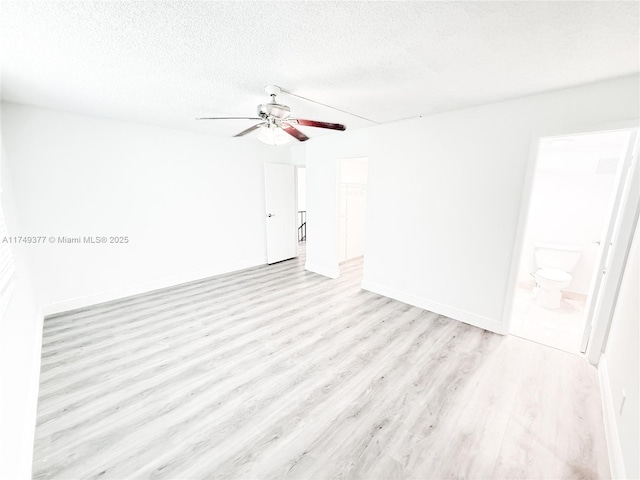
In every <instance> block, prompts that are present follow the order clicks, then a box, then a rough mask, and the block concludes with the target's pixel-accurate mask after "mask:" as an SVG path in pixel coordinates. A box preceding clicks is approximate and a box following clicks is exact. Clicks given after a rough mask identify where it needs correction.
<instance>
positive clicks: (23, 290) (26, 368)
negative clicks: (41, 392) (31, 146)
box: [0, 110, 42, 479]
mask: <svg viewBox="0 0 640 480" xmlns="http://www.w3.org/2000/svg"><path fill="white" fill-rule="evenodd" d="M0 119H1V110H0ZM4 120H5V122H6V119H4ZM2 126H4V124H3V123H0V131H1V127H2ZM0 179H1V181H2V183H1V185H2V195H1V198H0V201H1V202H2V210H3V212H4V215H5V220H6V224H7V230H8V233H9V235H15V232H17V231H19V230H20V228H19V216H18V213H17V210H16V205H15V195H14V190H13V186H12V183H11V172H10V171H9V168H8V165H7V162H6V154H5V148H4V143H3V142H2V137H1V136H0ZM12 252H13V255H14V258H15V262H16V274H15V282H16V283H15V290H14V292H13V295H12V297H11V299H10V303H9V305H8V308H7V310H6V311H5V313H4V316H2V317H1V318H0V478H3V479H14V478H15V479H23V478H30V476H31V458H32V451H33V435H34V429H35V415H36V402H37V393H38V374H39V370H40V345H41V331H42V315H41V314H40V312H39V309H38V307H37V305H36V302H35V298H34V295H33V292H32V288H31V283H30V275H29V268H28V261H27V256H26V254H27V251H26V248H25V247H24V246H22V245H15V244H14V245H12Z"/></svg>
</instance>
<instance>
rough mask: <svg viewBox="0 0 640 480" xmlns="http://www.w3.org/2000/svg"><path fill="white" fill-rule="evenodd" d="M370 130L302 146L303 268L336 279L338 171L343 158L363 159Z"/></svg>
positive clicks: (368, 141)
mask: <svg viewBox="0 0 640 480" xmlns="http://www.w3.org/2000/svg"><path fill="white" fill-rule="evenodd" d="M371 134H372V129H359V130H353V131H347V132H343V133H339V134H333V135H324V136H321V137H317V138H314V139H311V140H309V141H307V142H305V143H306V145H305V157H306V159H305V164H306V166H307V260H306V263H305V268H306V269H307V270H310V271H312V272H316V273H319V274H321V275H325V276H327V277H330V278H336V277H338V276H339V275H340V270H339V268H338V261H339V259H338V241H337V239H338V228H339V227H338V223H339V189H338V185H339V183H340V169H339V165H338V162H339V161H340V160H341V159H343V158H356V157H366V156H367V154H368V151H369V148H370V143H371Z"/></svg>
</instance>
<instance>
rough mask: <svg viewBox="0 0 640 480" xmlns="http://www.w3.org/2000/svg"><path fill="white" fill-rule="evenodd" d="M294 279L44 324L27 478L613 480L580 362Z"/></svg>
mask: <svg viewBox="0 0 640 480" xmlns="http://www.w3.org/2000/svg"><path fill="white" fill-rule="evenodd" d="M303 265H304V262H303V259H302V258H299V259H294V260H290V261H287V262H282V263H279V264H275V265H271V266H261V267H256V268H252V269H249V270H244V271H241V272H236V273H232V274H227V275H222V276H218V277H214V278H210V279H206V280H201V281H197V282H193V283H189V284H185V285H180V286H176V287H172V288H168V289H164V290H160V291H156V292H151V293H148V294H144V295H139V296H136V297H131V298H127V299H123V300H119V301H114V302H110V303H105V304H101V305H97V306H94V307H91V308H86V309H82V310H76V311H73V312H68V313H65V314H60V315H55V316H52V317H48V318H47V319H46V320H45V323H44V338H43V349H42V369H41V377H40V393H39V402H38V419H37V427H36V440H35V450H34V460H33V476H34V478H36V479H49V478H51V479H89V478H92V479H217V478H230V479H254V478H255V479H262V478H285V479H308V478H309V479H311V478H313V479H333V478H345V479H347V478H348V479H396V478H398V479H400V478H412V479H430V478H438V479H440V478H442V479H444V478H447V479H451V478H491V479H502V478H504V479H515V478H545V479H558V478H576V479H589V478H593V479H595V478H608V476H609V470H608V461H607V455H606V445H605V440H604V433H603V422H602V414H601V408H600V397H599V390H598V384H597V378H596V371H595V369H594V368H593V367H591V366H589V365H588V364H587V362H586V361H585V360H584V359H582V358H580V357H578V356H576V355H571V354H569V353H565V352H561V351H558V350H554V349H551V348H548V347H544V346H541V345H538V344H536V343H533V342H529V341H526V340H523V339H520V338H517V337H512V336H500V335H495V334H492V333H489V332H486V331H484V330H481V329H478V328H475V327H471V326H469V325H465V324H463V323H460V322H457V321H455V320H451V319H448V318H445V317H442V316H440V315H437V314H434V313H430V312H428V311H425V310H422V309H419V308H416V307H412V306H409V305H406V304H403V303H400V302H397V301H395V300H391V299H389V298H386V297H382V296H380V295H376V294H373V293H370V292H366V291H364V290H361V289H360V288H359V283H360V279H361V269H362V261H361V260H355V261H350V262H347V263H346V264H343V265H342V276H341V277H340V278H339V279H337V280H330V279H327V278H324V277H322V276H320V275H316V274H313V273H310V272H307V271H305V270H304V266H303ZM452 288H454V286H452Z"/></svg>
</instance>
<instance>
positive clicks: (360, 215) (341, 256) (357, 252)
mask: <svg viewBox="0 0 640 480" xmlns="http://www.w3.org/2000/svg"><path fill="white" fill-rule="evenodd" d="M368 167H369V162H368V158H367V157H359V158H349V159H343V160H342V161H341V162H340V182H339V197H340V198H339V216H338V263H339V264H344V263H345V262H349V261H352V260H353V261H354V262H356V261H360V262H362V257H363V256H364V242H365V218H366V211H367V173H368ZM352 263H353V262H352Z"/></svg>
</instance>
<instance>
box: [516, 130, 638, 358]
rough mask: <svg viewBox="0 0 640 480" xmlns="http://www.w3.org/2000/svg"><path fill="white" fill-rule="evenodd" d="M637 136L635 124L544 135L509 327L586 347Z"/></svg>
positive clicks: (561, 345)
mask: <svg viewBox="0 0 640 480" xmlns="http://www.w3.org/2000/svg"><path fill="white" fill-rule="evenodd" d="M632 139H633V140H635V135H632V134H631V132H630V131H629V130H626V131H624V130H620V131H609V132H595V133H585V134H574V135H566V136H558V137H548V138H541V139H540V141H539V144H538V155H537V161H536V166H535V173H534V177H533V187H532V190H531V197H530V201H529V202H530V203H529V211H528V216H527V224H526V228H525V233H524V239H523V245H522V250H521V252H522V253H521V257H520V262H519V268H518V274H517V280H516V285H515V289H514V292H515V293H514V296H513V307H512V313H511V319H510V333H511V334H513V335H517V336H520V337H523V338H526V339H529V340H532V341H535V342H538V343H542V344H544V345H548V346H551V347H554V348H558V349H560V350H564V351H567V352H570V353H574V354H580V353H581V352H583V351H584V349H585V347H586V340H585V339H588V332H589V329H590V326H591V322H590V319H589V316H590V314H592V311H591V309H590V305H592V300H593V299H594V298H595V297H597V294H598V288H599V286H600V283H599V281H598V280H599V279H600V277H601V276H602V272H601V269H602V265H603V262H605V261H606V256H607V254H608V252H609V251H610V250H609V247H610V241H611V230H612V229H611V225H612V223H613V222H614V221H615V218H616V217H617V214H618V211H617V208H618V207H619V198H620V195H621V190H622V189H623V187H624V185H625V180H626V179H625V178H624V177H625V173H626V170H625V168H624V167H625V158H626V156H627V155H628V152H629V147H630V142H632Z"/></svg>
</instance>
